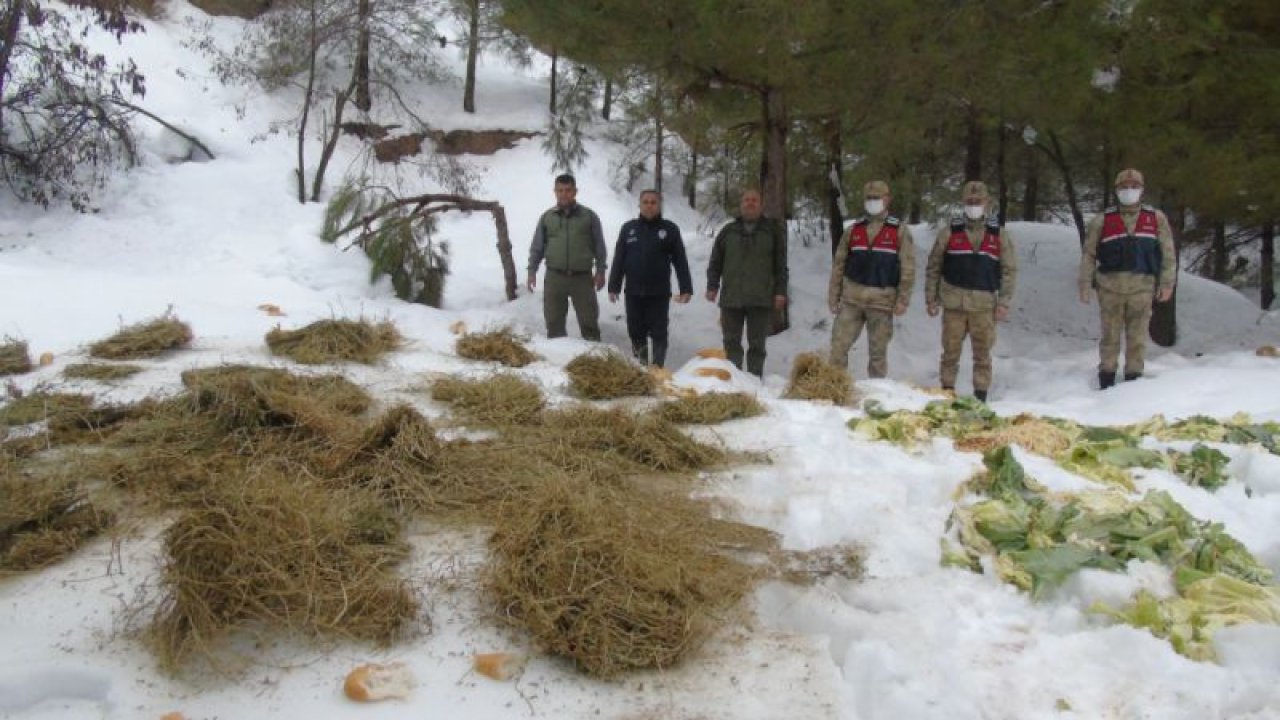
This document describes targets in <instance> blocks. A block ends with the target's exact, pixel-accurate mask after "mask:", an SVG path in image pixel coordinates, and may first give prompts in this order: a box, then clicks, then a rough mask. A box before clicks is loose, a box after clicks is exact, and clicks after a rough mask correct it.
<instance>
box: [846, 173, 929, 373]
mask: <svg viewBox="0 0 1280 720" xmlns="http://www.w3.org/2000/svg"><path fill="white" fill-rule="evenodd" d="M892 200H893V196H892V195H891V194H890V193H889V184H888V183H886V182H884V181H883V180H872V181H871V182H869V183H867V184H866V185H865V186H864V187H863V209H864V210H866V213H867V214H866V215H863V216H862V217H860V218H858V219H857V220H855V221H854V223H853V225H852V226H851V227H850V228H849V232H848V233H847V234H846V235H845V238H844V241H843V242H841V243H840V246H839V247H837V248H836V254H835V257H834V258H833V259H832V263H831V282H830V283H829V284H828V286H827V305H828V306H829V307H830V308H831V312H832V313H834V314H835V316H836V319H835V322H833V323H832V324H831V364H832V365H835V366H836V367H839V368H846V367H848V365H849V348H851V347H853V344H854V342H856V341H857V340H858V336H859V335H861V334H862V328H863V327H864V326H865V327H866V328H867V354H868V358H867V376H868V377H872V378H882V377H884V376H886V375H887V374H888V373H889V359H888V355H889V340H890V339H892V338H893V316H894V315H903V314H905V313H906V312H907V304H908V303H909V302H910V298H911V287H912V285H913V284H915V278H916V255H915V244H914V243H913V242H912V241H911V229H910V228H908V227H907V226H906V225H903V224H902V222H901V221H900V220H898V218H896V217H894V216H893V215H890V214H889V204H890V202H891V201H892Z"/></svg>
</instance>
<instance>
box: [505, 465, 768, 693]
mask: <svg viewBox="0 0 1280 720" xmlns="http://www.w3.org/2000/svg"><path fill="white" fill-rule="evenodd" d="M728 525H729V524H727V523H723V522H722V521H717V520H713V519H712V518H711V517H710V515H709V513H708V512H707V511H706V510H705V508H701V507H697V506H696V505H695V504H694V503H693V502H692V501H691V500H689V499H688V498H687V497H685V496H682V495H656V494H651V493H647V492H645V491H641V490H639V489H638V488H637V486H635V485H634V484H612V485H601V484H597V483H591V482H587V481H584V480H582V479H580V478H574V477H571V476H567V475H561V476H554V477H549V478H547V479H546V481H545V482H542V483H539V484H538V485H537V486H536V487H534V488H532V489H531V492H530V493H529V494H527V495H524V496H521V497H520V498H519V499H518V501H516V502H511V503H507V504H505V505H503V506H502V508H501V510H500V512H499V513H498V518H497V524H496V528H495V531H494V534H493V537H492V539H491V541H490V549H491V562H490V564H489V567H488V569H487V573H486V583H485V584H486V588H487V590H488V592H489V595H490V598H491V600H492V602H493V605H494V607H495V608H497V609H498V612H499V614H500V617H501V618H502V619H504V620H506V621H507V622H510V623H512V624H514V625H516V626H518V627H522V628H524V629H526V630H527V631H528V632H529V633H530V634H531V635H532V636H533V638H534V640H535V641H536V642H537V643H538V644H539V645H540V646H542V647H543V648H545V649H546V650H548V651H550V652H553V653H555V654H558V655H562V656H564V657H567V658H570V659H572V660H573V661H574V662H576V663H577V665H578V666H579V667H581V668H582V669H583V670H585V671H586V672H588V673H590V674H592V675H595V676H597V677H602V678H612V677H616V676H618V675H620V674H622V673H624V672H627V671H631V670H635V669H640V668H666V667H670V666H672V665H674V664H675V663H676V662H678V661H679V660H680V659H681V658H682V657H684V656H685V655H686V654H688V653H689V652H691V651H693V650H694V649H696V648H697V647H698V645H699V644H700V643H701V642H702V641H703V640H704V639H705V638H706V637H707V636H708V635H710V633H711V632H712V631H714V629H715V628H716V627H718V626H720V625H722V624H723V623H724V622H725V620H726V618H727V615H728V614H729V613H730V612H731V610H732V609H733V608H734V606H735V605H736V604H737V602H738V601H739V599H740V598H741V597H742V596H743V595H744V594H745V593H747V592H749V591H750V589H751V587H752V586H753V583H754V582H755V580H756V579H757V578H758V577H759V573H758V572H757V571H756V570H755V569H754V568H752V567H751V566H748V565H746V564H745V563H743V562H740V561H738V560H735V559H733V558H731V557H729V556H728V555H726V554H725V552H723V551H722V547H721V543H720V540H721V538H722V537H723V534H724V532H725V531H726V529H728ZM738 539H739V538H734V540H735V541H736V540H738Z"/></svg>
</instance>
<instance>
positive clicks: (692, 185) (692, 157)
mask: <svg viewBox="0 0 1280 720" xmlns="http://www.w3.org/2000/svg"><path fill="white" fill-rule="evenodd" d="M684 191H685V194H686V195H687V196H688V198H689V207H691V208H694V209H695V210H696V209H697V207H698V135H697V134H696V133H695V134H694V136H693V143H692V145H691V146H690V147H689V177H688V178H686V179H685V183H684Z"/></svg>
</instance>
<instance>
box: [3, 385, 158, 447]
mask: <svg viewBox="0 0 1280 720" xmlns="http://www.w3.org/2000/svg"><path fill="white" fill-rule="evenodd" d="M153 404H154V403H153V402H152V401H146V400H144V401H142V402H140V403H136V404H133V405H102V406H97V407H95V406H94V404H93V396H91V395H82V394H78V393H47V392H34V393H31V394H30V395H24V396H23V397H20V398H16V399H14V400H11V401H10V402H9V403H8V404H7V405H5V406H4V407H3V408H0V426H4V425H8V426H13V425H28V424H31V423H41V422H42V423H44V424H45V432H43V433H41V434H38V435H32V436H30V437H29V439H30V440H33V441H38V442H39V443H40V444H41V445H42V446H43V447H44V448H48V447H52V446H54V445H69V444H77V443H86V442H93V441H95V440H100V439H102V438H104V437H106V436H107V435H109V434H111V433H113V432H114V431H116V430H117V429H119V428H120V427H121V423H123V422H124V421H126V420H129V419H132V418H135V417H138V416H140V415H142V414H144V413H146V412H147V411H148V409H149V408H150V407H151V406H152V405H153Z"/></svg>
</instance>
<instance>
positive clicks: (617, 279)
mask: <svg viewBox="0 0 1280 720" xmlns="http://www.w3.org/2000/svg"><path fill="white" fill-rule="evenodd" d="M672 266H674V267H675V269H676V280H677V281H678V282H679V283H680V294H681V295H692V294H693V279H692V278H691V277H690V275H689V259H688V257H686V256H685V252H684V240H683V239H682V238H681V237H680V228H678V227H676V224H675V223H673V222H671V221H670V220H667V219H665V218H663V217H662V216H658V217H656V218H654V219H652V220H647V219H645V218H644V217H638V218H636V219H634V220H628V221H627V222H626V224H624V225H623V226H622V229H621V230H619V231H618V244H617V246H616V247H615V248H614V250H613V267H612V268H610V270H609V292H610V293H611V294H617V293H619V292H621V291H622V288H623V285H624V282H623V280H624V278H625V280H626V282H625V285H626V289H627V294H628V295H667V296H670V295H671V268H672Z"/></svg>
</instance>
